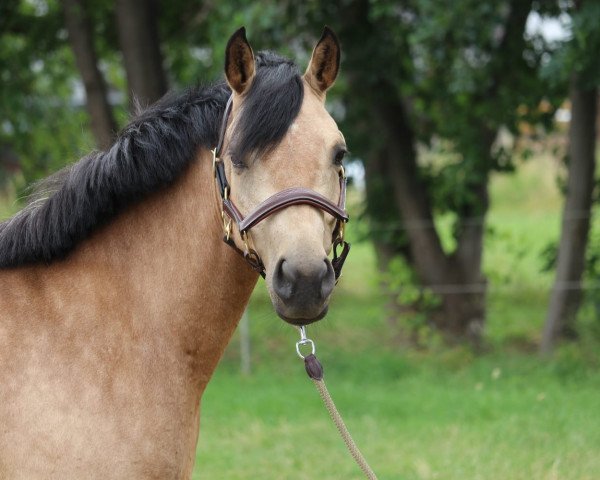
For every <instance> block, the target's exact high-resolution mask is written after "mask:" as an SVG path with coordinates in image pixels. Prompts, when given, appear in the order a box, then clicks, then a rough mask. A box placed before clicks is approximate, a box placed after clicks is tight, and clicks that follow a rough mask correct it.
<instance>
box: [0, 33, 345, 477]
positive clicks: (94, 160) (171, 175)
mask: <svg viewBox="0 0 600 480" xmlns="http://www.w3.org/2000/svg"><path fill="white" fill-rule="evenodd" d="M339 66H340V45H339V42H338V40H337V38H336V36H335V34H334V33H333V32H332V31H331V30H330V29H328V28H325V30H324V31H323V35H322V36H321V38H320V40H319V41H318V42H317V44H316V46H315V47H314V49H313V52H312V56H311V59H310V63H309V65H308V68H307V69H306V71H305V73H304V74H301V73H300V70H299V69H298V67H297V66H296V65H295V64H294V63H293V62H292V61H290V60H288V59H285V58H283V57H280V56H278V55H276V54H274V53H271V52H266V51H265V52H258V53H257V54H256V55H255V54H254V52H253V50H252V48H251V46H250V44H249V42H248V40H247V38H246V33H245V29H244V28H241V29H240V30H238V31H237V32H236V33H234V34H233V36H232V37H231V38H230V39H229V41H228V43H227V47H226V50H225V75H224V76H225V78H224V79H223V80H221V81H219V82H217V83H214V84H211V85H208V86H204V87H196V88H191V89H188V90H186V91H184V92H183V93H180V94H167V96H166V97H164V98H162V99H161V100H159V101H158V102H157V103H156V104H154V105H151V106H150V107H149V108H147V109H146V110H145V111H143V112H142V113H140V114H138V116H137V117H135V118H134V119H133V120H132V121H131V122H130V123H129V124H128V125H127V126H126V127H125V128H124V129H123V130H122V131H121V132H120V133H119V134H118V135H117V136H116V140H115V143H114V144H113V145H112V147H110V148H109V149H107V150H106V151H104V152H94V153H91V154H89V155H87V156H85V157H84V158H82V159H80V160H79V161H78V162H76V163H74V164H72V165H71V166H70V167H67V168H66V169H63V170H62V171H60V172H58V173H56V174H54V175H52V176H50V177H48V178H47V179H46V180H43V181H42V182H41V183H40V184H39V185H38V186H37V188H36V192H37V193H35V194H32V198H31V201H30V203H29V204H28V206H26V207H25V208H24V209H23V210H22V211H20V212H19V213H17V214H16V215H15V216H14V217H12V218H10V219H8V220H6V221H4V222H3V223H1V224H0V288H1V291H2V294H1V296H0V398H1V402H0V478H2V479H21V478H22V479H42V478H43V479H81V478H89V479H95V478H103V479H104V478H115V479H121V478H127V479H132V478H135V479H138V478H139V479H142V478H144V479H170V478H173V479H175V478H177V479H180V478H190V476H191V474H192V470H193V466H194V460H195V451H196V444H197V441H198V435H199V423H200V403H201V397H202V393H203V391H204V389H205V387H206V385H207V383H208V381H209V380H210V378H211V375H212V374H213V371H214V370H215V367H216V365H217V363H218V361H219V359H220V357H221V355H222V353H223V350H224V349H225V347H226V345H227V343H228V341H229V340H230V338H231V336H232V333H233V331H234V329H235V327H236V325H237V323H238V321H239V319H240V317H241V315H242V313H243V311H244V309H245V307H246V304H247V302H248V300H249V297H250V294H251V292H252V290H253V288H254V286H255V284H256V282H257V279H258V277H259V274H262V275H264V277H265V282H266V285H267V289H268V291H269V295H270V297H271V299H272V303H273V306H274V309H275V310H276V312H277V313H278V315H279V316H280V317H281V318H282V319H283V320H284V321H286V322H288V323H290V324H292V325H307V324H309V323H311V322H314V321H317V320H319V319H321V318H322V317H323V316H324V315H325V313H326V311H327V305H328V303H329V300H330V297H331V294H332V291H333V289H334V285H335V282H336V276H337V273H338V272H337V269H336V268H334V265H333V264H332V261H331V260H329V255H330V254H331V250H332V249H333V248H334V247H335V245H336V242H337V244H339V242H340V241H341V238H343V224H344V222H345V220H347V217H344V209H343V204H342V203H341V202H342V198H341V197H343V196H345V193H344V189H345V178H344V174H343V165H342V164H343V162H342V160H343V158H344V155H345V153H346V144H345V141H344V137H343V135H342V134H341V132H340V131H339V129H338V127H337V125H336V122H335V121H334V120H333V118H332V117H331V116H330V115H329V113H328V112H327V110H326V108H325V97H326V92H327V90H328V89H329V88H330V87H331V86H332V85H333V83H334V81H335V79H336V77H337V74H338V70H339ZM217 144H219V146H218V148H215V146H217ZM215 177H216V178H217V181H215V180H214V179H215ZM336 208H337V210H336ZM248 212H253V213H252V215H248ZM244 215H246V216H245V217H244ZM250 216H252V221H251V222H248V221H247V222H246V223H245V224H243V222H244V220H248V219H249V217H250ZM248 223H252V225H250V226H248ZM223 236H224V237H225V238H224V239H225V240H226V241H225V242H223V241H222V240H223ZM232 247H233V248H232ZM240 253H241V255H240Z"/></svg>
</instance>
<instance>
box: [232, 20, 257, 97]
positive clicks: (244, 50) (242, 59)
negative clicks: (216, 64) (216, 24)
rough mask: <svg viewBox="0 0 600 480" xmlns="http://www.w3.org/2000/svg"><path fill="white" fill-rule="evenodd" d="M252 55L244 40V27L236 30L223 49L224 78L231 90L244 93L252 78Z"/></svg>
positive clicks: (248, 45)
mask: <svg viewBox="0 0 600 480" xmlns="http://www.w3.org/2000/svg"><path fill="white" fill-rule="evenodd" d="M254 71H255V66H254V53H252V47H250V44H249V43H248V40H247V39H246V27H242V28H240V29H239V30H237V31H236V32H235V33H234V34H233V35H232V36H231V38H230V39H229V41H228V42H227V47H226V48H225V76H226V77H227V83H228V84H229V86H230V87H231V89H232V90H234V91H236V92H237V93H238V94H240V95H241V94H242V93H244V92H245V91H246V90H247V89H248V87H249V86H250V84H251V83H252V79H253V78H254Z"/></svg>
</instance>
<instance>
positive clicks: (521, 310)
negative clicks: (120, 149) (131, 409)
mask: <svg viewBox="0 0 600 480" xmlns="http://www.w3.org/2000/svg"><path fill="white" fill-rule="evenodd" d="M556 168H557V167H556V166H555V165H554V164H553V163H552V162H551V161H550V160H543V159H539V160H538V159H536V160H535V161H530V162H529V163H528V164H526V165H525V166H523V168H520V169H519V171H518V174H517V175H516V176H503V177H497V178H495V179H494V180H493V182H492V190H491V195H492V205H493V207H492V210H491V213H490V217H489V222H488V223H489V227H490V228H489V230H490V233H489V234H488V235H487V237H486V252H485V259H484V264H485V270H486V273H487V275H488V278H489V281H490V285H489V302H488V323H487V331H486V344H487V348H486V350H485V353H483V354H480V355H475V354H474V353H473V352H472V351H470V350H469V349H468V348H463V347H456V348H443V347H440V346H436V345H435V344H434V345H432V346H431V347H430V348H428V349H425V350H423V351H414V350H407V349H404V348H402V347H399V346H398V344H397V341H396V340H395V338H394V335H393V331H392V330H391V329H390V326H389V325H388V324H387V321H386V319H385V312H384V307H383V302H384V296H383V295H382V293H381V291H380V290H379V288H378V277H377V273H376V270H375V266H374V264H375V258H374V253H373V250H372V248H371V246H370V245H369V244H368V243H354V245H353V251H352V254H351V256H350V258H349V260H348V262H347V265H346V267H345V272H344V278H343V279H342V281H341V282H340V285H339V286H338V290H337V291H336V295H335V298H334V301H333V303H332V305H331V308H330V314H329V315H328V317H327V319H326V320H324V321H323V322H320V323H319V324H317V325H315V326H314V327H311V328H310V329H309V334H310V336H311V337H312V338H313V339H314V340H315V341H316V344H317V353H318V355H319V358H320V359H321V361H322V363H323V364H324V367H325V372H326V380H327V382H328V386H329V389H330V391H331V393H332V395H333V396H334V398H335V399H336V402H337V404H338V408H339V409H340V411H341V412H342V414H343V415H344V417H345V419H346V422H347V424H348V426H349V428H350V430H351V431H352V433H353V435H354V437H355V440H356V442H357V443H358V445H359V446H360V447H361V449H362V450H363V452H364V453H365V455H366V456H367V458H368V459H369V461H370V462H371V464H372V466H373V468H374V469H375V471H376V472H377V473H378V475H379V478H380V479H404V480H421V479H422V480H427V479H441V480H453V479H456V480H459V479H460V480H479V479H481V480H483V479H485V480H496V479H507V480H536V479H540V480H567V479H572V480H596V479H598V478H600V414H599V412H600V355H599V354H598V352H599V351H600V348H599V347H600V342H599V341H598V339H594V338H593V337H592V335H591V334H589V335H588V333H587V330H586V334H585V335H584V338H583V339H582V342H581V344H579V345H576V346H566V347H563V348H561V349H560V350H559V351H558V352H557V354H556V356H555V357H554V358H552V359H548V360H541V359H540V358H538V356H537V355H536V353H535V347H536V344H537V342H538V340H539V336H540V330H541V327H542V324H543V320H544V315H545V312H546V305H547V300H548V296H549V290H548V289H549V287H550V286H551V283H552V274H551V273H549V272H542V267H543V265H544V262H545V260H544V259H543V258H542V255H541V252H542V251H543V250H544V248H545V247H546V246H547V245H548V244H549V243H550V242H552V241H556V239H557V238H558V233H559V226H560V210H561V198H560V195H559V194H558V191H557V188H556V185H555V176H556ZM15 208H16V207H15V206H14V204H13V202H12V200H11V199H9V198H5V199H0V217H2V216H7V215H9V214H10V213H12V212H14V210H15ZM599 223H600V222H598V220H596V221H595V222H594V228H595V229H596V231H597V230H598V227H599V226H600V224H599ZM350 235H352V225H351V227H350ZM445 240H447V239H445ZM249 315H250V330H251V340H252V373H251V375H248V376H244V375H242V374H241V373H240V368H239V344H238V342H239V338H238V337H237V334H236V336H235V337H234V339H233V341H232V342H231V345H230V346H229V348H228V349H227V351H226V353H225V356H224V358H223V360H222V361H221V363H220V365H219V368H218V370H217V372H216V374H215V376H214V378H213V380H212V381H211V383H210V384H209V386H208V388H207V390H206V393H205V396H204V399H203V403H202V420H201V430H200V442H199V445H198V451H197V462H196V469H195V471H194V478H195V479H205V480H206V479H265V480H266V479H359V478H362V477H361V473H360V471H359V470H358V468H357V467H355V466H354V464H353V462H352V460H351V458H350V457H349V456H348V454H347V453H346V451H345V447H344V445H343V443H342V441H341V440H340V439H339V438H338V436H337V431H336V430H335V427H334V426H333V424H332V423H331V422H330V420H329V418H328V415H327V413H326V411H325V410H324V408H323V407H322V405H321V403H320V398H319V397H318V394H317V392H316V391H315V390H314V387H313V385H312V383H311V382H310V381H309V380H308V378H307V377H306V374H305V373H304V368H303V365H302V362H301V361H300V360H299V359H298V358H297V357H296V354H295V351H294V342H295V341H296V339H297V333H296V331H295V330H293V329H292V328H291V327H289V326H287V325H285V324H284V323H283V322H282V321H281V320H280V319H278V318H277V317H276V315H275V314H274V313H273V311H272V307H271V305H270V302H269V300H268V297H267V295H266V293H265V290H264V285H263V284H262V282H259V285H258V286H257V290H256V292H255V294H254V296H253V298H252V301H251V305H250V307H249ZM582 321H583V322H584V323H586V324H590V325H591V324H594V322H595V324H596V325H597V324H598V323H599V322H598V319H597V318H596V317H595V316H594V315H593V310H592V309H587V310H585V312H584V318H582ZM596 330H598V328H597V329H596ZM590 332H591V330H590Z"/></svg>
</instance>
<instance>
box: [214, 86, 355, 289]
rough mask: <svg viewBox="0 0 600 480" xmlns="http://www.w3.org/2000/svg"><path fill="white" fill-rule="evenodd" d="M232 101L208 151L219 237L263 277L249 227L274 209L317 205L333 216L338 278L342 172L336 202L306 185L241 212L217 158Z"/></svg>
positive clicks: (344, 217) (342, 246) (344, 250)
mask: <svg viewBox="0 0 600 480" xmlns="http://www.w3.org/2000/svg"><path fill="white" fill-rule="evenodd" d="M232 104H233V96H231V97H229V100H228V101H227V105H226V107H225V112H224V113H223V120H222V122H221V130H220V132H219V141H218V143H217V146H216V148H214V149H213V150H212V154H213V174H214V176H215V181H216V183H217V187H218V188H219V193H220V194H221V201H222V204H221V218H222V220H223V231H224V237H223V240H224V241H225V243H227V245H229V246H230V247H232V248H233V249H234V250H235V251H236V252H238V253H239V254H240V255H242V256H243V257H244V258H245V259H246V261H247V262H248V263H249V264H250V266H251V267H252V268H253V269H254V270H256V271H257V272H258V273H260V275H261V276H262V277H263V278H265V266H264V264H263V262H262V260H261V259H260V256H259V255H258V253H257V252H256V250H254V249H252V248H250V247H249V245H248V235H249V233H250V229H251V228H252V227H254V226H255V225H258V224H259V223H260V222H262V221H263V220H264V219H265V218H267V217H269V216H271V215H272V214H274V213H275V212H278V211H279V210H282V209H284V208H287V207H290V206H292V205H310V206H311V207H315V208H318V209H320V210H323V211H324V212H327V213H328V214H329V215H331V216H332V217H334V218H335V219H336V224H335V228H334V229H333V238H332V242H333V259H332V260H331V265H332V267H333V271H334V273H335V280H336V282H337V280H338V279H339V277H340V275H341V273H342V267H343V266H344V262H345V261H346V257H347V256H348V253H349V252H350V244H349V243H348V242H346V241H345V240H344V226H345V224H346V222H347V221H348V213H346V175H345V173H344V169H343V168H342V170H341V172H340V177H339V182H340V198H339V200H338V203H337V204H335V203H333V202H331V201H330V200H329V199H328V198H326V197H324V196H323V195H321V194H320V193H318V192H315V191H314V190H310V189H308V188H300V187H294V188H288V189H286V190H282V191H281V192H278V193H276V194H274V195H272V196H270V197H269V198H267V199H266V200H265V201H263V202H261V203H260V204H259V205H258V206H257V207H256V208H255V209H254V210H252V211H251V212H250V213H249V214H247V215H246V216H244V215H242V213H241V212H240V211H239V209H238V208H237V207H236V205H235V203H234V202H233V200H232V199H231V197H230V193H231V187H230V186H229V182H228V181H227V176H226V175H225V165H224V163H223V160H222V158H221V154H222V149H223V142H224V140H225V132H226V130H227V121H228V119H229V115H230V114H231V108H232ZM233 223H235V225H236V227H237V229H238V232H239V234H240V237H241V239H242V241H243V242H244V249H243V250H242V249H240V248H239V247H238V246H237V245H236V244H235V242H234V241H233V238H232V235H231V232H232V225H233Z"/></svg>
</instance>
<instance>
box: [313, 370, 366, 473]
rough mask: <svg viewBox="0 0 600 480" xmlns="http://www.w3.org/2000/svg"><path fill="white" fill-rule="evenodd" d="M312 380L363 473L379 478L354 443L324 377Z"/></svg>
mask: <svg viewBox="0 0 600 480" xmlns="http://www.w3.org/2000/svg"><path fill="white" fill-rule="evenodd" d="M311 380H312V382H313V383H314V384H315V387H317V390H318V391H319V395H320V396H321V399H322V400H323V403H324V404H325V407H326V408H327V411H328V412H329V416H330V417H331V419H332V420H333V423H335V426H336V427H337V429H338V432H340V436H341V437H342V440H344V443H345V444H346V447H348V451H349V452H350V455H352V458H354V461H355V462H356V464H357V465H358V466H359V467H360V469H361V470H362V471H363V473H364V474H365V476H366V477H367V478H368V479H369V480H377V476H376V475H375V472H373V470H372V469H371V467H370V466H369V464H368V463H367V460H366V459H365V457H364V456H363V454H362V453H361V452H360V450H359V449H358V447H357V446H356V443H354V440H352V436H351V435H350V432H349V431H348V428H347V427H346V424H345V423H344V420H343V419H342V416H341V415H340V412H338V409H337V408H336V406H335V403H333V399H332V398H331V395H330V394H329V391H328V390H327V386H326V385H325V381H324V380H323V379H321V380H316V379H314V378H311Z"/></svg>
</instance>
